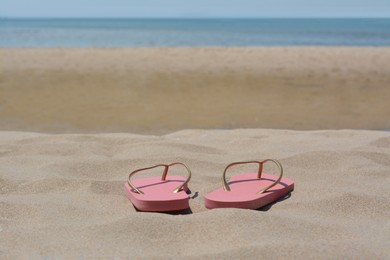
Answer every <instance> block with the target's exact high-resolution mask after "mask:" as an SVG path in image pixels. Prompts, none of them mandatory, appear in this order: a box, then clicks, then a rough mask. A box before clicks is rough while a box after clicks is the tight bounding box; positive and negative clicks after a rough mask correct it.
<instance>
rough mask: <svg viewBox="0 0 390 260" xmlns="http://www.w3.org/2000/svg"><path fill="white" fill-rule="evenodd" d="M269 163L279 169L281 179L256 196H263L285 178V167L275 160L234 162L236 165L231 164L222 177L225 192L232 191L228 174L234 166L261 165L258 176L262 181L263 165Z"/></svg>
mask: <svg viewBox="0 0 390 260" xmlns="http://www.w3.org/2000/svg"><path fill="white" fill-rule="evenodd" d="M267 162H272V163H274V164H275V165H276V166H277V168H278V171H279V177H278V178H277V179H276V181H275V182H273V183H272V184H270V185H269V186H267V187H265V188H263V189H261V190H259V191H258V192H256V194H261V193H264V192H266V191H267V190H269V189H271V188H272V187H274V186H275V185H276V184H278V183H279V182H280V180H281V179H282V177H283V167H282V164H281V163H280V162H279V161H277V160H275V159H266V160H263V161H248V162H234V163H231V164H229V165H228V166H226V168H225V170H224V172H223V175H222V182H223V188H224V190H225V191H231V189H230V186H229V184H228V182H227V181H226V172H227V170H228V169H229V168H230V167H232V166H236V165H240V164H251V163H256V164H258V165H259V169H258V174H257V178H258V179H260V178H261V173H262V172H263V165H264V164H265V163H267Z"/></svg>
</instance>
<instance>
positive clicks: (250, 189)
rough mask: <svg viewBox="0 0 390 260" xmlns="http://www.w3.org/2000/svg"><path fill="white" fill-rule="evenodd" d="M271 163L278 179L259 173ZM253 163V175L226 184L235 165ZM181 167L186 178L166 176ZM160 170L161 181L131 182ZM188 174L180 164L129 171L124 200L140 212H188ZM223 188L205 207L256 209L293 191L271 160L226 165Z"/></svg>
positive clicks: (236, 176)
mask: <svg viewBox="0 0 390 260" xmlns="http://www.w3.org/2000/svg"><path fill="white" fill-rule="evenodd" d="M269 162H270V163H273V164H275V165H276V166H277V168H278V170H279V176H275V175H272V174H266V173H263V165H264V164H265V163H269ZM248 163H256V164H258V165H259V169H258V171H257V172H249V173H241V174H237V175H234V176H233V177H231V178H230V180H229V182H228V181H226V172H227V170H228V169H229V168H230V167H232V166H235V165H240V164H248ZM176 165H179V166H182V167H184V168H185V169H186V171H187V173H188V176H187V178H184V177H181V176H168V170H169V168H170V167H171V166H176ZM157 167H163V168H164V172H163V174H162V177H151V178H141V179H135V180H131V178H132V176H133V175H134V174H136V173H138V172H141V171H146V170H150V169H153V168H157ZM190 180H191V170H190V169H189V168H188V166H186V165H185V164H184V163H180V162H176V163H171V164H159V165H155V166H152V167H147V168H142V169H138V170H135V171H133V172H132V173H130V175H129V179H128V181H127V182H126V183H125V192H126V195H127V198H128V199H129V200H130V201H131V202H132V203H133V205H134V207H135V208H136V209H138V210H140V211H154V212H169V211H178V210H184V209H188V208H189V207H190V206H189V197H188V195H187V193H186V192H187V191H188V182H189V181H190ZM222 182H223V186H222V187H221V188H219V189H217V190H214V191H212V192H210V193H208V194H207V195H206V196H205V206H206V208H208V209H214V208H243V209H258V208H261V207H263V206H265V205H267V204H269V203H272V202H275V201H276V200H278V199H280V198H282V197H284V196H286V195H287V194H288V193H290V192H291V191H292V190H293V189H294V182H293V181H292V180H291V179H288V178H285V177H283V168H282V165H281V164H280V163H279V162H278V161H277V160H273V159H266V160H264V161H249V162H235V163H231V164H229V165H228V166H227V167H226V168H225V170H224V172H223V175H222Z"/></svg>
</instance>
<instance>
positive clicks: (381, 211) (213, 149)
mask: <svg viewBox="0 0 390 260" xmlns="http://www.w3.org/2000/svg"><path fill="white" fill-rule="evenodd" d="M269 157H271V158H277V159H279V160H280V161H281V162H282V164H283V165H284V169H285V176H288V177H290V178H292V179H293V180H294V181H295V185H296V186H295V191H294V192H293V193H292V194H291V196H289V197H287V198H285V199H284V200H282V201H279V202H277V203H275V204H272V205H270V206H268V207H265V208H264V209H262V210H242V209H216V210H207V209H205V208H204V203H203V199H204V195H205V194H206V193H207V192H209V191H212V190H213V189H215V188H216V187H218V186H220V185H221V183H220V182H221V180H220V176H221V174H222V171H223V169H224V167H225V165H226V164H228V163H230V162H233V161H240V160H250V159H264V158H269ZM174 161H182V162H185V163H187V164H188V165H189V166H190V167H191V169H192V171H193V179H192V181H191V182H190V185H189V186H190V189H191V191H192V193H191V194H190V197H191V198H190V206H191V210H190V211H187V212H182V214H176V215H170V214H159V213H141V212H136V210H135V209H134V208H133V206H132V205H131V203H130V202H129V201H128V200H127V198H126V197H125V195H124V191H123V183H124V181H125V180H126V178H127V175H128V173H129V172H130V171H131V170H132V169H135V168H139V167H145V166H149V165H154V164H157V163H168V162H174ZM389 169H390V133H389V132H384V131H363V130H359V131H357V130H337V131H332V130H324V131H291V130H261V129H254V130H184V131H178V132H175V133H171V134H167V135H162V136H154V135H135V134H127V133H123V134H120V133H118V134H58V135H53V134H40V133H31V132H5V131H3V132H0V258H1V259H15V258H26V259H27V258H28V259H31V258H42V257H49V258H84V257H91V258H96V257H104V258H105V257H109V258H114V257H121V258H127V257H128V258H141V257H146V258H163V259H164V258H166V259H167V258H173V257H188V258H201V257H202V258H203V257H208V258H221V259H222V258H232V259H233V258H234V259H237V258H240V259H244V258H251V259H259V258H295V257H297V258H301V259H307V258H320V259H329V258H331V259H332V258H338V259H339V258H346V259H354V258H360V259H371V258H377V259H378V258H382V259H385V258H388V257H389V256H390V242H389V241H390V222H389V219H390V202H389V197H390V189H389V186H390V179H389ZM244 170H255V169H253V167H251V166H247V167H244V168H241V169H237V172H239V171H244ZM271 170H272V169H267V171H271ZM177 173H180V172H177ZM151 174H154V173H151ZM155 174H157V173H155ZM232 174H233V173H232Z"/></svg>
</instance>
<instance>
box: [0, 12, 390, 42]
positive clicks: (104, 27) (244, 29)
mask: <svg viewBox="0 0 390 260" xmlns="http://www.w3.org/2000/svg"><path fill="white" fill-rule="evenodd" d="M304 45H314V46H339V45H344V46H390V19H0V47H33V48H45V47H150V46H304Z"/></svg>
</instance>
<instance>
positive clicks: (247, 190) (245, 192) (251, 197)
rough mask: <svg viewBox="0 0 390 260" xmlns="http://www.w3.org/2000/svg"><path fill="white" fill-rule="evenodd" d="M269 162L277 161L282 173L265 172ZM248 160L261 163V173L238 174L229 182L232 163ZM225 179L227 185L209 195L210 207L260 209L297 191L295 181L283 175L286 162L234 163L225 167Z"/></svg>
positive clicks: (259, 171)
mask: <svg viewBox="0 0 390 260" xmlns="http://www.w3.org/2000/svg"><path fill="white" fill-rule="evenodd" d="M267 162H272V163H274V164H276V166H277V167H278V170H279V176H275V175H271V174H265V173H263V165H264V163H267ZM247 163H257V164H259V170H258V172H254V173H241V174H237V175H235V176H233V177H232V178H231V179H230V180H229V183H228V182H227V181H226V172H227V170H228V169H229V168H230V167H231V166H234V165H239V164H247ZM222 181H223V187H221V188H219V189H217V190H215V191H212V192H210V193H208V194H207V195H206V196H205V206H206V208H208V209H214V208H243V209H258V208H261V207H263V206H265V205H267V204H269V203H272V202H274V201H276V200H278V199H280V198H282V197H284V196H286V195H287V194H288V193H290V192H291V191H293V190H294V182H293V181H292V180H291V179H288V178H283V168H282V165H281V164H280V163H279V162H278V161H277V160H273V159H267V160H264V161H249V162H235V163H231V164H229V165H228V166H227V167H226V168H225V171H224V172H223V175H222Z"/></svg>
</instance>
